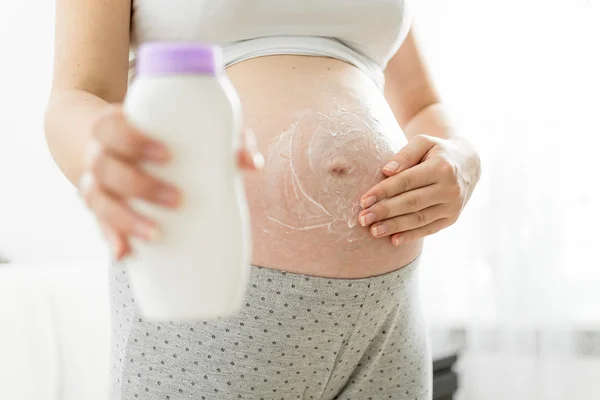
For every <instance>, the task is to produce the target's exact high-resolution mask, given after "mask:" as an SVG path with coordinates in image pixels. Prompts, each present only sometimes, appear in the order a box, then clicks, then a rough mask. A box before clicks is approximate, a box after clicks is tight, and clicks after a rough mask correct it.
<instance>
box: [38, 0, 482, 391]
mask: <svg viewBox="0 0 600 400" xmlns="http://www.w3.org/2000/svg"><path fill="white" fill-rule="evenodd" d="M56 10H57V12H56V42H55V65H54V81H53V87H52V94H51V98H50V101H49V104H48V108H47V113H46V135H47V139H48V145H49V148H50V150H51V153H52V155H53V157H54V159H55V160H56V162H57V164H58V166H59V167H60V168H61V170H62V171H63V173H64V174H65V175H66V176H67V178H69V179H70V180H71V181H72V182H73V183H74V184H76V185H78V187H79V189H80V191H81V194H82V196H83V198H84V199H85V201H86V204H87V205H88V206H89V207H90V209H91V210H92V211H93V212H94V213H95V215H96V217H97V220H98V223H99V224H100V227H101V228H102V230H103V231H104V233H105V234H106V236H107V238H108V239H109V241H110V243H111V244H112V246H113V250H114V258H115V262H114V265H113V266H112V267H111V281H110V283H111V297H112V312H113V321H112V322H113V347H112V350H113V351H112V374H111V398H112V399H126V400H132V399H137V398H139V399H151V400H158V399H172V400H175V399H257V400H258V399H285V400H288V399H338V398H339V399H384V398H385V399H388V398H390V399H418V400H421V399H429V398H431V358H430V354H429V347H428V340H427V334H426V330H425V327H424V323H423V319H422V315H421V311H420V304H419V298H418V293H417V281H416V276H417V264H418V258H419V254H420V252H421V248H422V240H423V237H425V236H427V235H430V234H432V233H434V232H437V231H439V230H441V229H443V228H445V227H447V226H449V225H451V224H452V223H453V222H455V221H456V220H457V218H458V216H459V214H460V212H461V210H462V209H463V207H464V206H465V204H466V202H467V201H468V199H469V197H470V195H471V193H472V191H473V189H474V187H475V185H476V183H477V181H478V179H479V174H480V167H479V158H478V156H477V154H476V152H475V151H474V150H473V149H472V147H471V146H470V145H469V144H468V143H467V141H465V140H464V139H463V138H461V137H460V136H459V134H458V133H457V132H456V131H455V130H453V128H452V126H451V124H450V123H449V121H448V118H447V117H446V115H445V113H444V109H443V107H442V105H441V104H440V99H439V98H438V95H437V94H436V91H435V89H434V88H433V86H432V84H431V82H430V79H429V77H428V75H427V72H426V68H425V66H424V64H423V60H422V58H421V56H420V53H419V51H418V48H417V45H416V44H415V40H414V38H413V34H412V32H411V29H410V26H411V23H410V22H411V19H410V12H409V11H410V9H409V7H408V0H378V1H372V0H370V1H367V0H344V1H341V0H327V1H324V0H305V1H297V0H286V1H283V0H257V1H251V2H250V1H248V2H242V1H227V0H221V1H217V0H177V1H166V0H135V1H134V2H133V4H131V3H130V1H129V0H57V9H56ZM159 40H178V41H202V42H210V43H217V44H220V45H221V46H222V47H223V51H224V57H225V62H226V66H227V74H228V76H229V78H230V79H231V81H232V82H233V85H234V86H235V89H236V90H237V92H238V94H239V96H240V98H241V101H242V106H243V113H244V115H243V117H244V125H245V138H246V146H245V147H244V148H243V149H240V151H239V165H240V167H241V168H245V169H247V170H249V171H250V172H248V173H247V174H246V176H245V185H246V194H247V199H248V203H249V209H250V215H251V225H252V240H253V248H252V260H251V261H252V265H250V266H249V267H248V268H250V273H249V282H248V285H247V287H246V294H245V299H244V303H243V307H242V310H241V311H240V312H239V313H237V314H236V315H235V316H233V317H228V318H217V319H211V320H206V321H195V322H191V323H185V324H182V323H176V322H167V323H164V324H162V323H156V322H152V321H147V320H145V319H144V318H142V317H141V316H140V315H139V313H138V311H137V309H136V303H135V301H134V299H133V298H132V294H131V291H130V287H129V283H128V277H127V270H126V269H125V268H124V267H123V266H122V265H121V264H120V263H119V260H121V259H122V258H123V257H127V255H128V254H129V253H130V252H131V251H132V249H131V246H130V243H129V238H131V237H133V236H135V237H140V238H143V239H146V240H160V239H159V237H160V226H158V225H157V224H156V223H155V222H154V221H152V220H150V219H149V218H148V217H147V216H144V215H139V214H136V213H134V212H133V211H132V210H131V209H130V208H129V207H128V200H129V199H131V198H141V199H145V200H147V201H151V202H155V203H157V204H161V205H163V206H164V207H172V208H175V209H176V208H177V207H178V205H179V204H180V203H181V201H182V200H181V199H182V195H184V193H185V188H177V187H173V186H172V185H171V184H170V183H169V182H161V181H159V180H158V179H156V178H154V177H152V176H148V175H146V174H145V173H143V172H142V170H141V169H140V168H139V163H140V162H141V161H146V162H148V161H150V162H156V163H168V162H169V161H170V159H171V158H172V157H174V156H175V155H173V154H170V153H169V149H168V147H166V146H165V144H163V143H157V142H154V141H152V140H150V139H149V138H147V137H146V136H144V132H139V131H136V130H135V129H133V128H132V127H130V126H129V125H128V124H127V123H126V121H125V120H124V118H123V116H122V113H121V110H120V103H121V102H122V101H123V98H124V96H125V93H126V91H127V87H128V72H129V73H133V71H134V69H133V68H131V67H132V64H133V63H132V62H130V61H134V60H129V50H130V49H133V50H135V49H136V47H137V46H138V45H139V44H141V43H143V42H145V41H159ZM130 77H131V76H129V78H130ZM198 134H199V135H210V134H212V132H203V131H202V130H201V127H198ZM189 173H190V174H193V173H194V172H193V171H190V172H189ZM197 223H198V224H202V223H203V221H197ZM164 267H165V268H169V265H165V266H164ZM198 268H203V266H202V265H198ZM211 268H212V266H211Z"/></svg>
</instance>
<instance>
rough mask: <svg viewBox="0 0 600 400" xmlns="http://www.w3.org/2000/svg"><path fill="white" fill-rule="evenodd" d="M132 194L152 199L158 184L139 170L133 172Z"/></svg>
mask: <svg viewBox="0 0 600 400" xmlns="http://www.w3.org/2000/svg"><path fill="white" fill-rule="evenodd" d="M135 175H136V177H135V178H134V180H135V184H134V185H133V190H134V193H133V194H134V195H135V196H137V197H142V198H145V199H154V198H155V197H156V193H157V192H158V190H159V188H160V184H159V183H158V182H155V181H154V180H153V179H151V178H150V177H148V176H146V175H144V174H142V173H141V172H136V173H135Z"/></svg>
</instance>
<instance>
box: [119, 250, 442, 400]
mask: <svg viewBox="0 0 600 400" xmlns="http://www.w3.org/2000/svg"><path fill="white" fill-rule="evenodd" d="M417 265H418V259H417V260H415V261H413V262H412V263H411V264H409V265H407V266H406V267H404V268H400V269H398V270H395V271H392V272H389V273H386V274H383V275H379V276H374V277H369V278H362V279H333V278H322V277H314V276H307V275H302V274H295V273H290V272H283V271H277V270H273V269H269V268H263V267H256V266H250V267H249V268H250V272H249V280H248V284H247V287H246V294H245V299H244V305H243V308H242V310H241V311H240V312H239V313H237V314H236V315H234V316H232V317H226V318H217V319H212V320H206V321H195V322H193V323H172V322H167V323H156V322H151V321H146V320H144V319H143V318H142V317H141V316H140V315H139V313H138V311H137V309H136V306H135V301H134V299H133V298H132V294H131V291H130V287H129V283H128V281H127V272H126V270H125V269H124V267H123V266H122V265H120V264H115V265H114V266H113V267H112V271H111V278H110V279H111V282H110V286H111V299H112V305H111V306H112V324H113V337H112V370H111V383H112V385H111V395H110V398H111V399H112V400H134V399H147V400H158V399H161V400H183V399H186V400H187V399H189V400H192V399H193V400H200V399H255V400H259V399H264V400H267V399H273V400H275V399H277V400H279V399H283V400H292V399H319V400H325V399H344V400H345V399H378V400H379V399H399V400H408V399H410V400H429V399H431V384H432V383H431V357H430V351H429V343H428V339H427V334H426V329H425V325H424V321H423V318H422V315H421V306H420V303H419V296H418V291H417V289H418V288H417V286H418V282H417Z"/></svg>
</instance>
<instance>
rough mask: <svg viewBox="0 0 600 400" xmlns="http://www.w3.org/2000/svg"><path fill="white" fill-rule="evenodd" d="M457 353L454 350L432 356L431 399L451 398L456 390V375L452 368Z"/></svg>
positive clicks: (450, 399) (446, 399)
mask: <svg viewBox="0 0 600 400" xmlns="http://www.w3.org/2000/svg"><path fill="white" fill-rule="evenodd" d="M457 359H458V355H457V353H455V352H449V353H442V354H435V353H434V356H433V400H452V399H453V398H454V395H455V394H456V391H457V390H458V376H457V375H456V372H454V371H453V370H452V367H453V366H454V364H455V363H456V360H457Z"/></svg>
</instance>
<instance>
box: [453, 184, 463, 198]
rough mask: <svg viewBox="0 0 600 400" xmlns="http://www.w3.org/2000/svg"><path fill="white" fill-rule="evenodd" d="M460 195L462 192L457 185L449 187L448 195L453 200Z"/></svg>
mask: <svg viewBox="0 0 600 400" xmlns="http://www.w3.org/2000/svg"><path fill="white" fill-rule="evenodd" d="M461 194H462V190H461V188H460V185H459V184H458V183H454V184H453V185H451V186H450V195H451V196H452V197H453V198H456V197H460V196H461Z"/></svg>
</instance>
